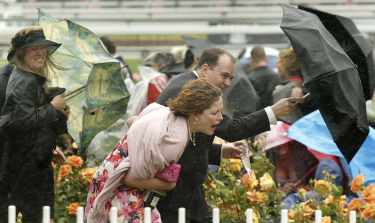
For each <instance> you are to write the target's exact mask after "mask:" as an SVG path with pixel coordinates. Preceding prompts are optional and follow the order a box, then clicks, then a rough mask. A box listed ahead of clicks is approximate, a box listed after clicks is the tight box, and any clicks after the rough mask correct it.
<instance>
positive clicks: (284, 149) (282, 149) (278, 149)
mask: <svg viewBox="0 0 375 223" xmlns="http://www.w3.org/2000/svg"><path fill="white" fill-rule="evenodd" d="M272 150H273V152H274V154H275V155H278V156H283V155H286V154H287V153H289V149H288V147H286V146H282V145H280V146H277V147H274V148H272Z"/></svg>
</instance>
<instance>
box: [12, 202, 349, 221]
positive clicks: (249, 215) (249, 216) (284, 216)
mask: <svg viewBox="0 0 375 223" xmlns="http://www.w3.org/2000/svg"><path fill="white" fill-rule="evenodd" d="M219 214H220V211H219V208H214V209H213V212H212V223H220V217H219ZM185 216H186V212H185V208H180V209H179V210H178V223H185ZM109 218H110V221H111V223H117V208H116V207H112V208H111V210H110V213H109ZM15 222H16V207H15V206H9V212H8V223H15ZM49 222H50V208H49V207H48V206H45V207H43V221H42V223H49ZM144 222H145V223H151V208H145V221H144ZM77 223H83V207H79V208H78V209H77ZM246 223H253V210H252V209H247V210H246ZM281 223H288V210H286V209H284V210H281ZM315 223H322V211H321V210H316V211H315ZM349 223H356V212H355V211H350V214H349Z"/></svg>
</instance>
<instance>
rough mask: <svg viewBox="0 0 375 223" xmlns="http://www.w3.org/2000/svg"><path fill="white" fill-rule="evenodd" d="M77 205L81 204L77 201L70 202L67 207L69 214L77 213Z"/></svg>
mask: <svg viewBox="0 0 375 223" xmlns="http://www.w3.org/2000/svg"><path fill="white" fill-rule="evenodd" d="M78 207H81V205H79V204H78V203H71V204H70V205H69V208H68V211H69V214H74V215H77V208H78Z"/></svg>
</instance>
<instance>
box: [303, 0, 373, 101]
mask: <svg viewBox="0 0 375 223" xmlns="http://www.w3.org/2000/svg"><path fill="white" fill-rule="evenodd" d="M298 8H299V9H302V10H305V11H307V12H311V13H314V14H315V15H317V16H318V17H319V19H320V21H321V22H322V23H323V25H324V27H325V28H326V29H327V30H328V31H329V32H330V33H331V34H332V36H333V37H334V38H335V39H336V41H337V42H338V43H339V44H340V46H341V47H342V48H343V49H344V51H345V52H346V54H347V55H348V56H349V57H350V59H351V60H352V61H353V63H355V64H356V65H357V67H358V73H359V77H360V79H361V83H362V88H363V93H364V96H365V99H366V100H369V99H371V97H372V94H373V92H374V88H375V64H374V56H373V53H372V52H373V48H374V47H373V46H372V44H371V43H369V42H368V41H367V40H366V39H365V37H364V36H363V35H362V33H360V32H359V30H358V29H357V27H356V26H355V24H354V22H353V20H351V19H349V18H346V17H343V16H339V15H334V14H330V13H327V12H323V11H320V10H317V9H315V8H312V7H309V6H307V5H299V6H298Z"/></svg>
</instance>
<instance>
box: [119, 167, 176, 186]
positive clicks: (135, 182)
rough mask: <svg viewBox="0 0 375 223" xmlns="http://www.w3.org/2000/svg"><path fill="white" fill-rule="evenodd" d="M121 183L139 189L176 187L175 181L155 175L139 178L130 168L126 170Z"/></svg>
mask: <svg viewBox="0 0 375 223" xmlns="http://www.w3.org/2000/svg"><path fill="white" fill-rule="evenodd" d="M122 183H123V184H125V185H126V186H129V187H133V188H140V189H155V190H156V189H157V190H172V189H173V188H175V187H176V183H173V182H168V181H164V180H160V179H158V178H155V177H153V178H150V179H146V180H140V179H138V178H136V177H135V176H134V175H133V174H132V172H131V170H128V172H126V174H125V176H124V179H123V180H122Z"/></svg>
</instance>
